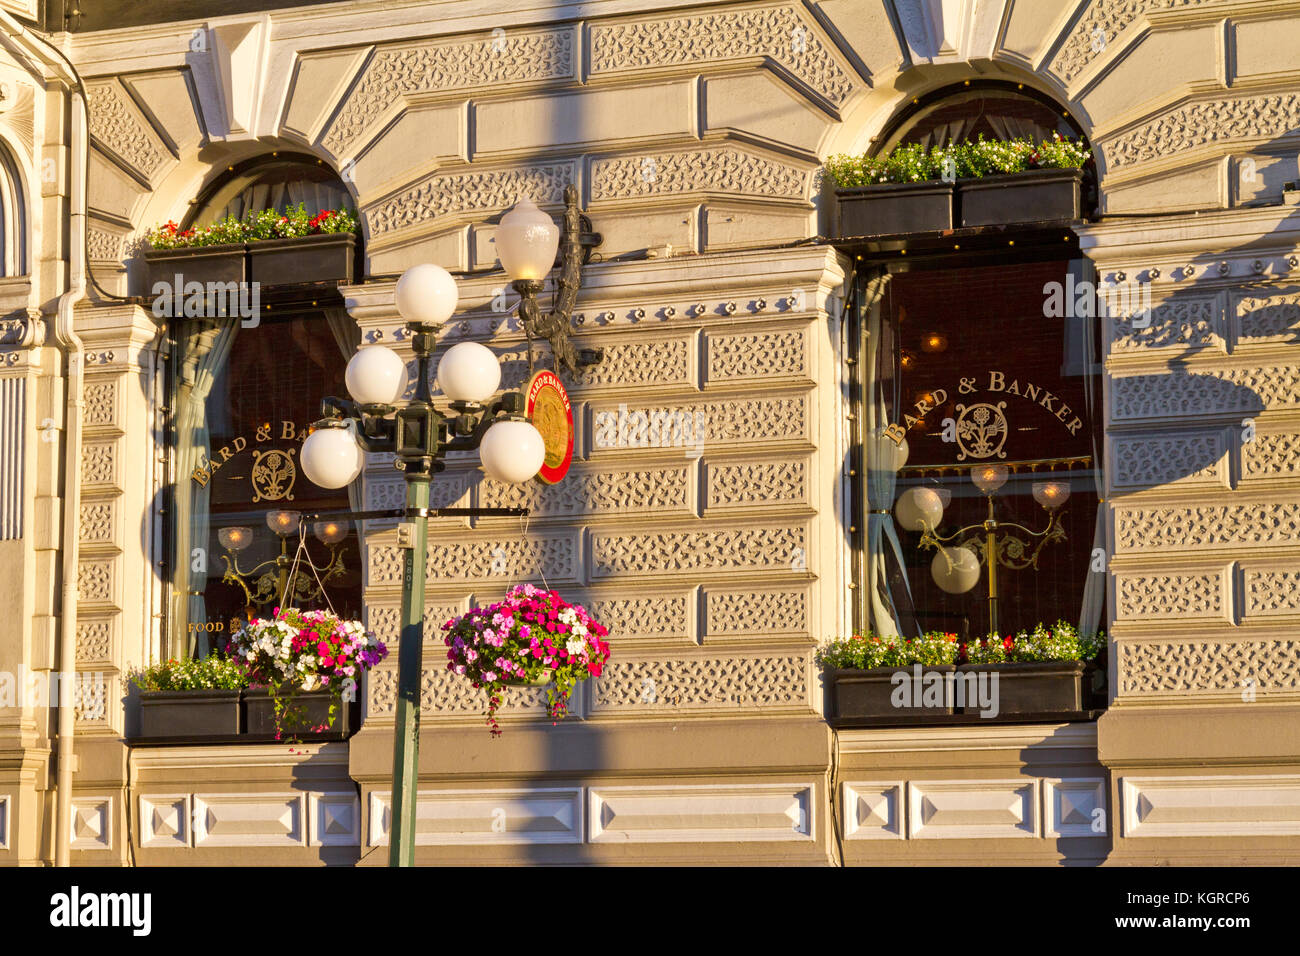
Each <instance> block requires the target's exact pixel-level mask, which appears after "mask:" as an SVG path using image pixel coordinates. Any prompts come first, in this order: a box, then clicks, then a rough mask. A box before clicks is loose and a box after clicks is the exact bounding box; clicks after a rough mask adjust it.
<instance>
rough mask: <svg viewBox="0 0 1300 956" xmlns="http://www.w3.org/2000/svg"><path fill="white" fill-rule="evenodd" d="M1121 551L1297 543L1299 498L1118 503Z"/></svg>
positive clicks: (1299, 542)
mask: <svg viewBox="0 0 1300 956" xmlns="http://www.w3.org/2000/svg"><path fill="white" fill-rule="evenodd" d="M1115 543H1116V550H1117V552H1118V553H1120V554H1126V553H1136V552H1153V551H1205V550H1210V549H1214V548H1218V549H1235V548H1239V547H1286V546H1295V545H1300V502H1296V501H1279V502H1268V503H1258V504H1248V503H1241V504H1230V505H1170V506H1166V507H1117V508H1116V509H1115Z"/></svg>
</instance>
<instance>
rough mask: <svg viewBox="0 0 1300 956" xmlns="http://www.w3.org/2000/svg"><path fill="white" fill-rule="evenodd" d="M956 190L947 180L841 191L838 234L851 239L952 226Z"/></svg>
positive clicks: (839, 196)
mask: <svg viewBox="0 0 1300 956" xmlns="http://www.w3.org/2000/svg"><path fill="white" fill-rule="evenodd" d="M954 190H955V187H954V184H953V183H945V182H926V183H882V184H880V185H878V186H861V187H858V188H856V189H841V190H838V191H837V192H836V194H835V201H836V203H837V205H838V206H839V221H840V225H839V235H840V237H842V238H846V239H848V238H854V237H856V236H887V235H896V234H898V233H904V232H941V231H943V230H945V229H951V228H952V224H953V196H954Z"/></svg>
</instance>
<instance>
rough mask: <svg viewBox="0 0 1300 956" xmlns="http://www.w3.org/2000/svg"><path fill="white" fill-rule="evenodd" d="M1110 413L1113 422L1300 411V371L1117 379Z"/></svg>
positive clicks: (1236, 370)
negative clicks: (1298, 409)
mask: <svg viewBox="0 0 1300 956" xmlns="http://www.w3.org/2000/svg"><path fill="white" fill-rule="evenodd" d="M1111 407H1112V410H1113V418H1114V420H1115V421H1132V420H1141V419H1162V418H1184V417H1190V416H1196V415H1221V414H1234V415H1235V414H1242V415H1249V414H1253V413H1257V412H1260V411H1263V410H1265V409H1280V408H1300V366H1298V365H1270V366H1268V367H1266V368H1226V369H1201V368H1196V369H1192V370H1180V371H1175V372H1172V373H1169V372H1162V373H1159V374H1153V375H1116V376H1115V377H1114V378H1113V379H1112V380H1111Z"/></svg>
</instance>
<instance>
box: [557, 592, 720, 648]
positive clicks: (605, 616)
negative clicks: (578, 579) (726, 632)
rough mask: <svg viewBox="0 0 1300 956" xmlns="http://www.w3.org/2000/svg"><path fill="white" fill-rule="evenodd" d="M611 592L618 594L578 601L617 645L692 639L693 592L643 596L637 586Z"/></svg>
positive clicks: (678, 642) (676, 641) (675, 642)
mask: <svg viewBox="0 0 1300 956" xmlns="http://www.w3.org/2000/svg"><path fill="white" fill-rule="evenodd" d="M613 594H614V595H618V596H609V597H588V598H587V599H586V600H584V601H583V602H582V603H583V605H584V606H585V607H586V608H587V610H588V611H590V612H591V615H592V616H593V617H594V618H595V619H596V620H597V621H599V622H600V623H601V624H603V625H605V627H607V628H609V633H610V635H611V640H617V641H618V642H619V644H620V646H626V645H627V644H628V643H637V644H644V643H658V644H681V643H683V642H684V641H691V642H694V637H693V635H694V633H695V626H694V618H695V603H696V602H695V593H694V591H679V592H676V593H672V594H648V595H643V594H641V593H640V591H639V589H638V591H637V593H635V594H628V595H624V594H623V593H622V591H621V589H618V588H616V589H615V590H614V592H613Z"/></svg>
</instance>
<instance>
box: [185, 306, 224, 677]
mask: <svg viewBox="0 0 1300 956" xmlns="http://www.w3.org/2000/svg"><path fill="white" fill-rule="evenodd" d="M238 331H239V323H238V322H223V323H221V324H220V325H216V324H212V323H194V324H193V325H192V326H191V331H190V333H189V336H188V340H187V341H185V342H184V344H183V346H182V347H183V348H184V350H185V351H184V354H185V360H184V363H183V365H182V366H181V373H180V382H179V387H178V391H177V402H176V404H175V407H176V409H177V412H176V457H175V465H176V484H175V487H176V501H175V504H174V509H175V518H176V521H175V525H174V527H175V529H176V530H175V535H176V537H175V541H176V552H175V554H176V558H175V565H176V570H175V575H174V577H173V585H172V615H171V620H172V628H173V639H172V646H173V648H174V649H175V648H183V650H182V653H183V654H185V655H186V656H192V657H206V656H207V655H208V651H209V649H210V647H209V641H208V637H207V634H206V632H204V631H202V630H200V629H197V628H186V625H187V624H190V625H192V624H202V623H205V622H206V621H207V611H206V607H205V604H204V599H203V591H204V588H205V587H206V586H207V570H206V564H207V561H209V560H211V557H212V556H211V555H210V554H209V553H208V552H209V544H210V542H209V541H208V502H209V488H208V485H207V484H206V483H203V484H200V483H199V482H198V481H195V480H194V479H193V475H194V472H195V470H197V469H198V467H199V466H200V464H201V463H206V462H207V461H208V460H209V459H210V456H211V453H212V449H211V445H210V442H209V434H210V433H209V424H210V423H209V421H208V415H207V401H208V396H209V395H210V394H212V386H213V385H214V384H215V382H216V381H217V378H218V377H219V376H220V375H221V372H222V370H223V369H224V368H225V367H226V363H227V362H228V361H229V359H230V352H231V349H232V348H233V347H234V344H235V334H236V333H237V332H238ZM195 548H202V549H203V554H202V560H201V561H197V558H198V556H196V555H195V554H194V549H195ZM196 563H197V568H196ZM199 569H202V570H199ZM182 628H186V630H182ZM173 653H175V651H173Z"/></svg>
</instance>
